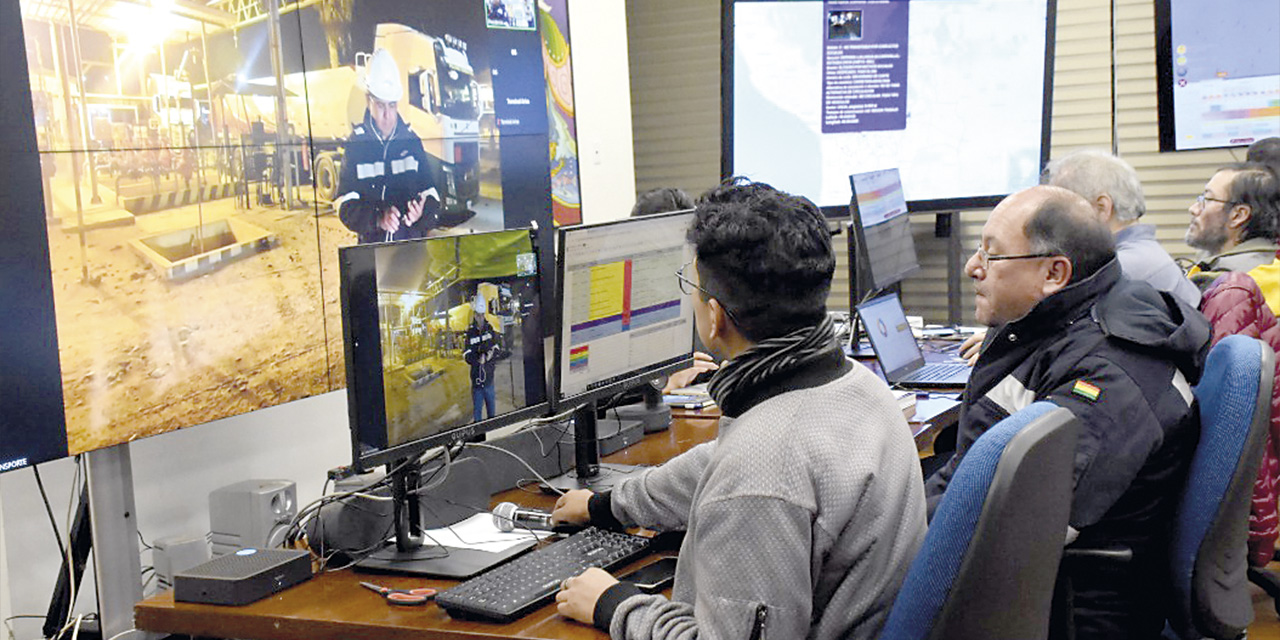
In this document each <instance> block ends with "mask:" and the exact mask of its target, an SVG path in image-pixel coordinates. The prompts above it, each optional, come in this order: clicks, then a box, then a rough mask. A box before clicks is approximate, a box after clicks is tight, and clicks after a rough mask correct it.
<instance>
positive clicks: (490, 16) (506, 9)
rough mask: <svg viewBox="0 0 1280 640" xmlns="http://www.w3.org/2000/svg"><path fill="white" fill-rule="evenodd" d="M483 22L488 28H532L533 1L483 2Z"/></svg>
mask: <svg viewBox="0 0 1280 640" xmlns="http://www.w3.org/2000/svg"><path fill="white" fill-rule="evenodd" d="M484 4H485V8H484V16H485V18H484V21H485V25H486V26H488V27H489V28H491V29H493V28H498V29H522V30H532V29H533V28H534V25H535V23H534V9H533V0H485V3H484Z"/></svg>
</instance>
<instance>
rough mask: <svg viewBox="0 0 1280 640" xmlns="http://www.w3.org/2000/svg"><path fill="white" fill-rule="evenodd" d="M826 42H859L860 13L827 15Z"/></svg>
mask: <svg viewBox="0 0 1280 640" xmlns="http://www.w3.org/2000/svg"><path fill="white" fill-rule="evenodd" d="M827 39H828V40H861V39H862V11H832V12H830V13H828V14H827Z"/></svg>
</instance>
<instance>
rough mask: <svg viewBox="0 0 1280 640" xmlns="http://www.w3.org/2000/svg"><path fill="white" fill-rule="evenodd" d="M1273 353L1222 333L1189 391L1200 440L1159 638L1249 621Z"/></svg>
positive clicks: (1216, 631)
mask: <svg viewBox="0 0 1280 640" xmlns="http://www.w3.org/2000/svg"><path fill="white" fill-rule="evenodd" d="M1274 373H1275V354H1274V353H1272V351H1271V347H1269V346H1267V345H1266V344H1265V343H1263V342H1260V341H1258V340H1256V339H1254V338H1249V337H1246V336H1242V335H1233V336H1227V337H1225V338H1223V339H1222V340H1221V341H1219V342H1218V344H1216V345H1214V347H1213V350H1211V351H1210V352H1209V359H1208V360H1207V361H1206V362H1205V368H1204V374H1203V375H1202V376H1201V378H1200V384H1199V386H1197V387H1196V389H1195V396H1196V399H1197V400H1198V401H1199V403H1200V443H1199V444H1198V445H1197V446H1196V451H1195V454H1194V456H1193V457H1192V460H1191V468H1190V470H1189V471H1188V473H1187V485H1186V488H1185V489H1184V491H1183V495H1182V498H1181V501H1180V502H1179V504H1178V513H1177V517H1176V519H1175V521H1174V531H1173V539H1172V542H1171V543H1170V565H1171V566H1170V568H1171V578H1172V581H1173V591H1174V594H1175V601H1174V604H1175V607H1174V609H1173V612H1172V615H1171V618H1170V620H1169V629H1167V630H1166V633H1165V635H1166V637H1168V636H1171V635H1172V636H1173V637H1176V638H1181V639H1183V640H1187V639H1190V638H1201V637H1210V638H1217V639H1220V640H1227V639H1231V638H1239V637H1240V636H1241V635H1242V634H1243V633H1244V632H1245V630H1246V629H1247V628H1248V626H1249V623H1250V622H1252V621H1253V603H1252V601H1251V598H1250V596H1249V584H1248V579H1247V577H1246V569H1247V567H1248V561H1247V558H1246V556H1247V552H1246V544H1247V540H1248V535H1249V531H1248V526H1249V504H1250V500H1251V499H1252V496H1253V481H1254V478H1256V477H1257V475H1258V464H1259V463H1260V461H1261V460H1262V446H1263V442H1264V440H1265V436H1266V432H1267V428H1268V426H1269V423H1270V420H1271V384H1272V379H1273V377H1274Z"/></svg>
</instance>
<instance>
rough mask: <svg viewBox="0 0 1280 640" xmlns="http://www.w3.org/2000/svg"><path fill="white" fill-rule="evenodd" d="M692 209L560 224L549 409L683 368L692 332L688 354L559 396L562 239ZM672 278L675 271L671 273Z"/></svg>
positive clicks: (616, 391) (688, 361) (602, 395)
mask: <svg viewBox="0 0 1280 640" xmlns="http://www.w3.org/2000/svg"><path fill="white" fill-rule="evenodd" d="M693 211H694V210H693V209H685V210H682V211H672V212H669V213H659V214H654V215H648V216H641V217H637V218H623V219H621V220H612V221H609V222H597V223H593V224H579V225H574V226H571V227H561V228H560V229H559V233H558V234H557V236H556V295H555V302H556V303H555V314H556V319H557V321H558V322H557V324H556V335H555V343H554V344H555V347H554V349H555V357H554V358H553V365H552V368H551V381H552V382H551V393H550V399H551V404H552V411H554V412H556V413H561V412H563V411H565V410H567V409H570V408H573V407H577V406H580V405H583V404H586V403H588V402H594V401H597V400H600V399H601V398H606V397H609V396H614V395H617V394H619V393H622V392H623V391H626V390H627V389H630V388H633V387H637V386H639V385H640V384H647V383H648V382H649V381H650V380H652V379H654V378H657V377H659V376H665V375H670V374H672V373H675V372H677V371H680V370H682V369H686V368H688V367H690V366H692V365H693V339H692V334H691V335H690V340H689V355H687V356H681V357H678V358H675V359H671V360H666V361H663V362H659V363H655V364H653V365H650V366H647V367H644V368H642V369H637V370H634V371H632V372H630V373H629V374H628V375H627V376H626V377H625V378H622V379H620V380H617V381H615V382H611V383H609V384H607V385H605V386H602V387H599V388H596V389H591V390H588V391H584V392H582V393H579V394H575V395H571V396H562V395H561V392H560V383H561V382H562V381H561V379H560V367H561V365H562V363H563V357H564V356H563V353H564V350H563V346H564V344H563V341H564V326H565V323H566V320H565V318H567V317H568V314H566V313H565V310H564V270H565V247H566V239H567V237H568V236H569V235H570V234H572V233H577V232H582V231H588V230H591V229H599V228H604V227H612V226H616V225H624V224H631V223H636V222H642V221H651V220H655V219H660V218H669V217H673V216H679V215H689V214H691V213H693ZM671 277H673V278H674V277H675V274H674V273H673V274H671Z"/></svg>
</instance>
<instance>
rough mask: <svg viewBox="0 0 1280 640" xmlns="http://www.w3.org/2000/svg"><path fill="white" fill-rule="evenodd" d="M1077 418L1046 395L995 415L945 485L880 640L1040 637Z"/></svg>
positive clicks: (1067, 495) (1061, 538)
mask: <svg viewBox="0 0 1280 640" xmlns="http://www.w3.org/2000/svg"><path fill="white" fill-rule="evenodd" d="M1077 428H1078V421H1077V419H1076V418H1075V416H1074V415H1072V414H1071V412H1069V411H1067V410H1066V409H1062V408H1060V407H1057V406H1055V405H1053V404H1052V403H1049V402H1036V403H1033V404H1032V405H1031V406H1029V407H1027V408H1025V409H1023V410H1022V411H1019V412H1017V413H1015V414H1014V415H1012V416H1010V417H1008V418H1006V419H1004V420H1001V421H1000V422H999V423H997V424H996V425H995V426H994V427H992V428H991V429H989V430H988V431H987V432H986V433H984V434H982V436H981V437H979V438H978V439H977V441H975V442H974V444H973V446H972V447H970V449H969V451H968V452H966V453H965V456H964V459H963V460H961V462H960V465H959V466H958V467H957V468H956V472H955V475H954V476H952V479H951V482H950V483H949V484H948V485H947V490H946V493H945V494H943V497H942V501H941V502H940V503H939V505H938V508H937V511H936V512H935V513H934V516H933V521H932V522H931V523H930V524H929V532H928V533H927V534H926V535H925V539H924V543H923V545H922V546H921V548H920V553H919V554H918V555H917V556H916V558H915V560H913V561H912V563H911V568H910V569H909V570H908V572H907V577H906V579H905V580H904V582H903V585H902V590H901V591H900V592H899V593H898V598H897V600H896V601H894V603H893V610H892V611H890V613H889V619H888V621H887V622H886V623H885V629H884V632H883V633H882V634H881V636H880V637H881V638H882V639H884V638H888V639H892V640H917V639H919V640H923V639H926V638H928V639H945V638H957V639H960V638H984V639H992V640H995V639H1001V638H1011V639H1012V638H1017V639H1019V640H1025V639H1027V638H1043V637H1045V636H1046V635H1047V634H1048V628H1049V610H1050V605H1051V603H1052V599H1053V587H1054V580H1055V578H1056V576H1057V573H1058V563H1059V560H1060V559H1061V557H1062V547H1063V544H1064V543H1065V541H1066V534H1067V519H1068V516H1069V515H1070V511H1071V485H1072V481H1071V478H1072V464H1073V460H1074V458H1075V445H1076V431H1077Z"/></svg>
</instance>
